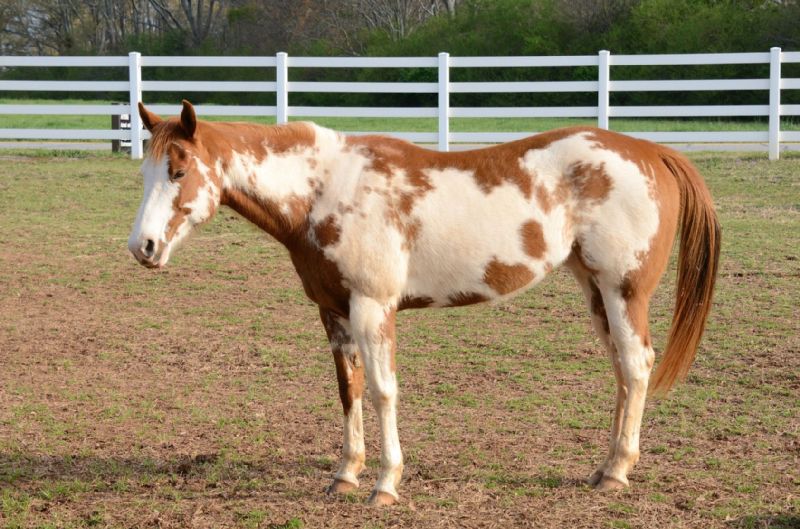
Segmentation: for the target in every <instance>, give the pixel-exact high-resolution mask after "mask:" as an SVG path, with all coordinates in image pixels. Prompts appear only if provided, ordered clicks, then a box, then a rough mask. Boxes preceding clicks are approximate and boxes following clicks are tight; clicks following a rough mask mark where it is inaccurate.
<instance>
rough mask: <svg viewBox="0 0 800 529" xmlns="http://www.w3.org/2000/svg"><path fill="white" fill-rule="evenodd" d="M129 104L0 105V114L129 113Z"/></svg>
mask: <svg viewBox="0 0 800 529" xmlns="http://www.w3.org/2000/svg"><path fill="white" fill-rule="evenodd" d="M130 113H131V106H130V105H128V104H125V105H0V114H25V115H45V116H52V115H74V116H81V115H94V116H97V115H107V116H118V115H120V114H130Z"/></svg>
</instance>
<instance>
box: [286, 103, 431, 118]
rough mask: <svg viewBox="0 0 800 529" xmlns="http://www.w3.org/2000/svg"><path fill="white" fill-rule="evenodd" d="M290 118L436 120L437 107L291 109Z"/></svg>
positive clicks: (299, 107) (300, 107)
mask: <svg viewBox="0 0 800 529" xmlns="http://www.w3.org/2000/svg"><path fill="white" fill-rule="evenodd" d="M289 115H290V116H307V117H348V118H435V117H437V116H438V115H439V109H438V108H436V107H308V106H306V107H304V106H298V107H289Z"/></svg>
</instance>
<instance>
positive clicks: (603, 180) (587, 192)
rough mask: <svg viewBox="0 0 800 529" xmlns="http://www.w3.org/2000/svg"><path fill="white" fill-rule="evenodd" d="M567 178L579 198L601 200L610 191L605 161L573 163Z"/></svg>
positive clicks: (609, 180) (605, 197) (609, 179)
mask: <svg viewBox="0 0 800 529" xmlns="http://www.w3.org/2000/svg"><path fill="white" fill-rule="evenodd" d="M568 178H569V180H570V181H571V182H572V185H573V189H574V190H575V195H576V196H577V198H578V199H579V200H584V201H594V202H602V201H604V200H606V199H607V198H608V195H609V194H610V193H611V187H612V182H611V178H610V177H609V176H608V173H606V169H605V163H601V164H599V165H592V164H590V163H575V164H573V165H572V166H570V168H569V172H568Z"/></svg>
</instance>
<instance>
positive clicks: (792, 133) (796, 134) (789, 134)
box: [781, 130, 800, 142]
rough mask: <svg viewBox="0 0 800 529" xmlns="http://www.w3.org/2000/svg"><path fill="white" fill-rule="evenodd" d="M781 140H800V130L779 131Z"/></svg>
mask: <svg viewBox="0 0 800 529" xmlns="http://www.w3.org/2000/svg"><path fill="white" fill-rule="evenodd" d="M781 141H796V142H800V130H786V131H783V132H781Z"/></svg>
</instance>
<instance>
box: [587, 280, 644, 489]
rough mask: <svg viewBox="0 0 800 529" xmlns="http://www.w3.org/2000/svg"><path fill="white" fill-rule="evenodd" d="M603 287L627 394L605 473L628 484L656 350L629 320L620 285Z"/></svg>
mask: <svg viewBox="0 0 800 529" xmlns="http://www.w3.org/2000/svg"><path fill="white" fill-rule="evenodd" d="M600 288H601V292H602V293H603V303H604V304H605V308H606V314H607V316H608V322H609V326H610V328H611V339H612V341H613V342H614V345H615V346H616V350H617V355H618V359H619V369H620V371H621V373H622V379H623V380H622V383H623V385H624V388H623V389H624V390H625V393H626V397H625V404H624V409H623V412H622V420H621V423H620V424H619V425H615V427H616V428H619V436H618V438H617V441H616V445H615V447H614V451H613V456H612V458H611V460H610V461H609V462H608V465H607V467H606V470H605V473H604V474H605V476H606V477H610V478H613V479H615V480H617V481H619V482H621V483H624V484H626V485H627V484H628V478H627V473H628V471H629V470H630V469H631V468H632V467H633V465H635V464H636V462H637V461H638V460H639V430H640V428H641V424H642V413H643V412H644V404H645V399H646V397H647V384H648V381H649V378H650V369H651V367H652V365H653V357H654V353H653V349H652V348H650V347H644V346H643V344H642V340H641V338H640V337H639V336H638V335H636V333H635V332H634V330H633V327H632V325H631V323H630V321H629V319H628V312H627V305H626V303H625V300H624V299H622V297H621V296H620V294H619V292H618V291H617V288H616V287H609V286H606V285H603V286H601V287H600ZM617 407H618V408H619V402H618V404H617Z"/></svg>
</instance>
